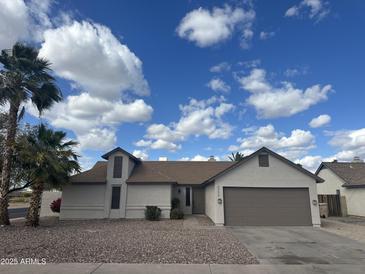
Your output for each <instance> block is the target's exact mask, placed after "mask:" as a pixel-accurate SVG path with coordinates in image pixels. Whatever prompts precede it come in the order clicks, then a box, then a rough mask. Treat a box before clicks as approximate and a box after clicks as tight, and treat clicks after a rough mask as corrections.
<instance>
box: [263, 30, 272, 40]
mask: <svg viewBox="0 0 365 274" xmlns="http://www.w3.org/2000/svg"><path fill="white" fill-rule="evenodd" d="M274 36H275V32H274V31H269V32H266V31H261V32H260V39H261V40H267V39H269V38H272V37H274Z"/></svg>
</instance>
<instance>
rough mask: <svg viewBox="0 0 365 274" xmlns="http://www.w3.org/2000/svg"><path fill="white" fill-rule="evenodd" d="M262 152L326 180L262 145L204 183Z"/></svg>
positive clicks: (309, 174)
mask: <svg viewBox="0 0 365 274" xmlns="http://www.w3.org/2000/svg"><path fill="white" fill-rule="evenodd" d="M261 153H268V154H270V155H271V156H273V157H275V158H277V159H278V160H281V161H283V162H284V163H286V164H287V165H289V166H291V167H293V168H295V169H297V170H298V171H300V172H302V173H303V174H305V175H307V176H309V177H311V178H313V179H315V180H316V182H317V183H322V182H324V180H323V179H322V178H320V177H319V176H317V175H315V174H313V173H312V172H310V171H308V170H306V169H305V168H303V167H302V166H300V165H297V164H295V163H293V162H292V161H290V160H288V159H286V158H285V157H283V156H281V155H279V154H277V153H275V152H274V151H272V150H270V149H268V148H266V147H262V148H261V149H259V150H257V151H256V152H254V153H252V154H250V155H249V156H247V157H245V158H243V159H242V160H241V161H239V162H236V163H235V164H234V165H232V166H230V167H228V168H227V169H225V170H223V171H221V172H219V173H217V174H216V175H214V176H212V177H211V178H209V179H208V180H206V181H205V182H204V183H206V184H207V183H210V182H212V181H214V180H215V179H216V178H218V177H219V176H222V175H224V174H226V173H227V172H230V171H231V170H233V169H235V168H237V167H239V166H241V165H243V164H245V163H247V162H248V161H249V160H251V159H252V158H254V157H256V156H258V155H259V154H261Z"/></svg>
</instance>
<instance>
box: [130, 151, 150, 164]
mask: <svg viewBox="0 0 365 274" xmlns="http://www.w3.org/2000/svg"><path fill="white" fill-rule="evenodd" d="M132 154H133V155H134V156H136V157H137V158H140V159H142V160H144V161H146V160H148V154H147V153H146V152H145V151H143V150H134V151H133V153H132Z"/></svg>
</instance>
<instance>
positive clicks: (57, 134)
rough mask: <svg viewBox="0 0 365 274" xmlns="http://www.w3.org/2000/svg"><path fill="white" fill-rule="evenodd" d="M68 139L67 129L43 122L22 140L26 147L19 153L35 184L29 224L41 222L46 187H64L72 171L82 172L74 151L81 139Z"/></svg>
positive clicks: (36, 224)
mask: <svg viewBox="0 0 365 274" xmlns="http://www.w3.org/2000/svg"><path fill="white" fill-rule="evenodd" d="M65 139H66V133H65V132H63V131H53V130H52V129H49V128H47V127H46V126H45V125H43V124H41V125H39V126H38V128H37V130H36V132H35V133H34V134H30V135H28V136H26V141H24V142H20V144H23V146H24V147H22V148H21V149H19V151H20V155H19V156H20V158H21V161H22V164H23V166H24V168H25V170H27V173H28V174H29V176H30V178H29V182H30V184H29V185H30V187H31V188H32V196H31V199H30V206H29V209H28V214H27V221H26V224H27V225H29V226H38V224H39V208H40V205H41V198H42V193H43V190H44V189H54V188H61V187H62V185H63V184H65V183H67V182H68V181H69V177H70V175H71V174H73V173H75V172H80V166H79V164H78V155H77V154H76V153H75V152H74V151H73V148H74V147H75V146H76V145H77V143H76V142H74V141H67V140H65ZM29 185H28V186H29Z"/></svg>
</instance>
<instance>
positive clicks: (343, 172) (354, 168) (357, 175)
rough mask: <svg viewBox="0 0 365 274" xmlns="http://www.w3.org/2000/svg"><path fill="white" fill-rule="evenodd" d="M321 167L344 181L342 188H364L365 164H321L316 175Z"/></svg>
mask: <svg viewBox="0 0 365 274" xmlns="http://www.w3.org/2000/svg"><path fill="white" fill-rule="evenodd" d="M323 166H325V167H327V168H329V169H330V170H332V171H333V172H334V173H335V174H336V175H337V176H339V177H340V178H341V179H342V180H344V181H345V183H344V184H343V186H344V187H365V163H349V162H323V163H322V164H321V166H320V167H319V168H318V170H317V172H316V174H318V173H319V171H320V170H321V169H322V167H323Z"/></svg>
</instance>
